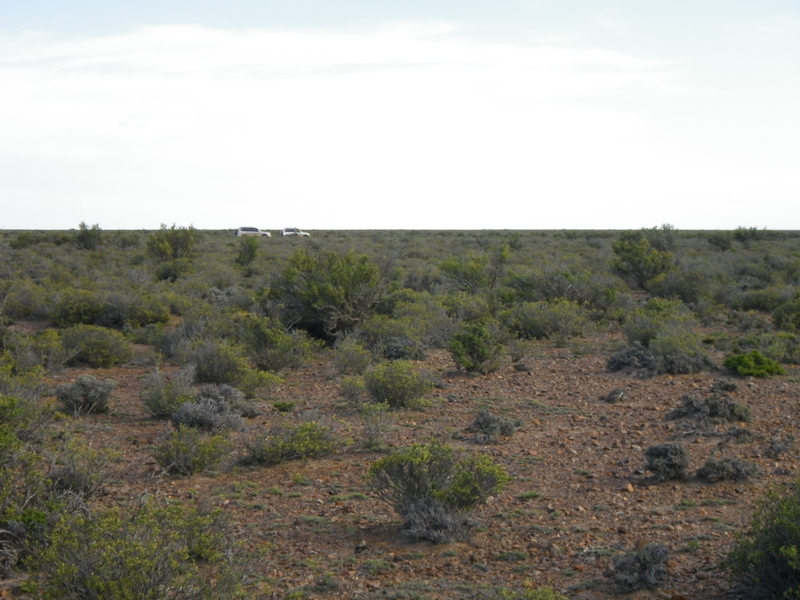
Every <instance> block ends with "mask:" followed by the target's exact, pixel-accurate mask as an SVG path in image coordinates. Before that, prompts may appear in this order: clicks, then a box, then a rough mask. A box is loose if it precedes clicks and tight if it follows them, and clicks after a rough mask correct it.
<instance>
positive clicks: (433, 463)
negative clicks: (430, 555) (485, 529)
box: [368, 443, 510, 542]
mask: <svg viewBox="0 0 800 600" xmlns="http://www.w3.org/2000/svg"><path fill="white" fill-rule="evenodd" d="M368 477H369V481H370V485H371V487H372V489H373V490H374V491H375V493H376V494H377V495H378V497H379V498H380V499H381V500H383V501H384V502H386V503H388V504H389V505H390V506H392V507H393V508H394V509H395V510H396V511H397V513H398V514H399V515H400V517H401V518H402V519H403V530H404V532H405V533H406V535H407V536H408V537H410V538H412V539H427V540H430V541H432V542H449V541H453V540H455V539H463V538H465V537H467V536H468V535H469V531H470V528H471V523H470V521H469V519H468V513H469V512H470V511H472V510H473V509H474V508H476V507H477V506H479V505H480V504H482V503H484V502H486V500H487V499H488V498H489V497H490V496H492V495H494V494H497V493H498V492H499V491H500V490H502V488H503V487H504V485H505V484H506V483H507V482H508V481H509V480H510V477H509V476H508V474H507V473H506V472H505V470H503V468H502V467H499V466H498V465H495V464H494V463H492V462H491V461H490V460H489V459H488V458H487V457H485V456H470V457H466V458H465V457H460V456H458V455H457V454H456V452H455V451H454V450H453V449H452V448H450V447H449V446H445V445H443V444H439V443H432V444H414V445H413V446H410V447H408V448H405V449H403V450H399V451H397V452H395V453H394V454H391V455H389V456H386V457H384V458H382V459H380V460H379V461H377V462H375V463H373V464H372V465H371V466H370V469H369V474H368Z"/></svg>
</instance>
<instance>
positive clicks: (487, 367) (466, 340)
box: [448, 321, 503, 374]
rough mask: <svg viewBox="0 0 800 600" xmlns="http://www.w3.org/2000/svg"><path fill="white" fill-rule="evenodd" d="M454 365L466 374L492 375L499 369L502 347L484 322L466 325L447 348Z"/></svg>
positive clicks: (496, 336) (495, 335) (490, 328)
mask: <svg viewBox="0 0 800 600" xmlns="http://www.w3.org/2000/svg"><path fill="white" fill-rule="evenodd" d="M448 349H449V350H450V354H451V355H452V356H453V360H454V361H455V363H456V365H458V366H459V367H460V368H462V369H464V370H465V371H467V372H468V373H483V374H485V373H492V372H493V371H496V370H497V369H499V368H500V357H501V355H502V351H503V345H502V343H501V342H500V339H499V337H498V335H497V334H496V333H495V332H494V331H493V330H492V327H490V325H489V324H487V323H485V322H480V321H479V322H473V323H468V324H466V325H464V327H462V329H461V331H459V332H458V333H456V334H455V335H454V336H453V339H452V340H451V341H450V345H449V347H448Z"/></svg>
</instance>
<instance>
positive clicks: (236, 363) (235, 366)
mask: <svg viewBox="0 0 800 600" xmlns="http://www.w3.org/2000/svg"><path fill="white" fill-rule="evenodd" d="M187 362H188V363H190V364H194V366H195V379H196V380H197V381H198V382H199V383H226V384H229V385H234V384H236V383H238V382H239V381H240V380H241V379H242V378H243V377H244V375H245V374H246V373H247V371H249V370H250V365H249V364H248V363H247V359H246V358H245V353H244V350H243V349H242V348H241V347H239V346H233V345H231V344H229V343H228V342H222V341H207V342H205V343H203V344H202V345H200V346H198V347H197V348H195V349H194V350H193V351H191V352H190V353H189V355H188V357H187Z"/></svg>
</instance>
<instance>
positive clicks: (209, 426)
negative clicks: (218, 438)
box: [170, 398, 242, 433]
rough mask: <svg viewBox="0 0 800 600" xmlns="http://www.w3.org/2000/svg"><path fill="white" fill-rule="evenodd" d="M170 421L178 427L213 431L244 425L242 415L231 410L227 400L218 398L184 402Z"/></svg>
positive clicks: (238, 427)
mask: <svg viewBox="0 0 800 600" xmlns="http://www.w3.org/2000/svg"><path fill="white" fill-rule="evenodd" d="M170 422H171V423H172V425H173V426H174V427H176V428H181V427H193V428H195V429H201V430H203V431H210V432H213V433H219V432H221V431H225V430H229V429H234V430H235V429H241V427H242V418H241V416H240V415H239V414H238V413H237V412H235V411H233V410H231V406H230V405H229V404H228V403H227V402H225V401H224V400H218V399H216V398H198V399H197V400H196V401H190V402H184V403H183V404H181V405H180V406H179V407H178V410H176V411H175V414H174V415H172V417H170Z"/></svg>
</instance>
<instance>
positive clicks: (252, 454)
mask: <svg viewBox="0 0 800 600" xmlns="http://www.w3.org/2000/svg"><path fill="white" fill-rule="evenodd" d="M246 446H247V452H248V455H247V457H246V458H245V460H244V462H245V463H246V464H260V465H267V466H273V465H278V464H280V463H283V462H287V461H290V460H297V459H301V458H317V457H320V456H325V455H328V454H331V453H332V452H333V451H334V450H335V449H336V444H335V442H334V437H333V432H332V431H331V429H330V428H329V427H326V426H325V425H322V424H320V423H317V422H315V421H308V422H306V423H301V424H299V425H287V426H279V427H276V428H274V429H273V430H272V431H270V432H269V433H268V434H267V435H266V436H256V437H254V438H252V439H251V440H249V441H248V442H247V444H246Z"/></svg>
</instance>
